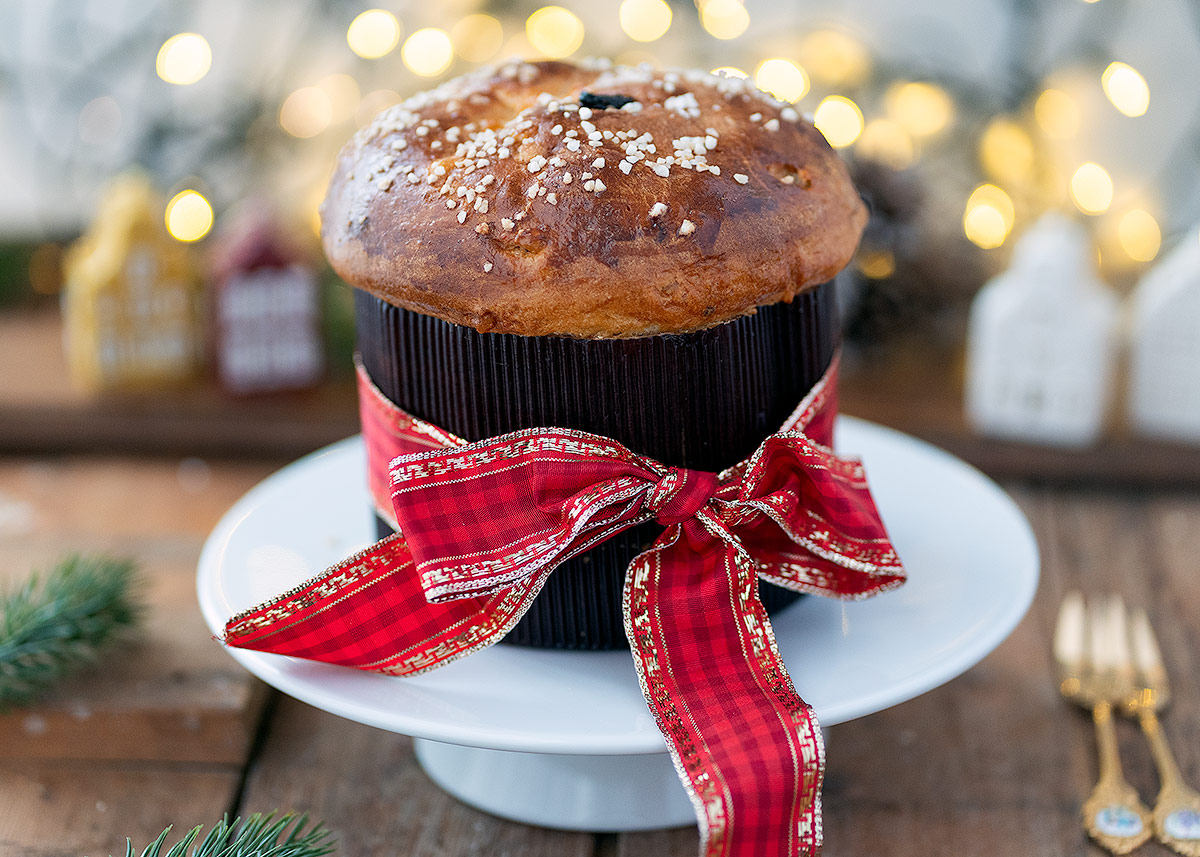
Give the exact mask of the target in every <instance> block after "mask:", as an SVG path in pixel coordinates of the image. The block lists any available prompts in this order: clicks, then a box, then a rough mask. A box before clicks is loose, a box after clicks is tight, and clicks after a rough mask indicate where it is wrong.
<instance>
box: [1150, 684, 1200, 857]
mask: <svg viewBox="0 0 1200 857" xmlns="http://www.w3.org/2000/svg"><path fill="white" fill-rule="evenodd" d="M1138 722H1140V723H1141V725H1142V732H1144V733H1145V735H1146V741H1147V742H1148V743H1149V745H1150V751H1151V753H1153V755H1154V762H1155V764H1156V765H1157V766H1158V778H1159V783H1160V787H1159V792H1158V800H1156V801H1155V803H1154V832H1155V835H1157V836H1158V839H1159V841H1160V842H1162V843H1163V844H1164V845H1167V846H1169V847H1170V848H1172V849H1174V850H1175V851H1176V852H1178V853H1179V854H1183V855H1186V857H1200V794H1197V793H1196V792H1195V791H1193V790H1192V789H1191V788H1189V787H1188V786H1187V785H1186V784H1185V783H1184V781H1183V775H1182V774H1181V773H1180V772H1179V766H1178V765H1177V764H1176V763H1175V757H1174V755H1173V754H1172V753H1171V748H1170V747H1169V746H1168V745H1167V738H1166V736H1165V735H1164V734H1163V731H1162V727H1161V726H1160V725H1159V722H1158V717H1157V716H1156V715H1155V713H1154V712H1153V711H1152V710H1150V709H1148V708H1145V709H1142V710H1141V711H1139V712H1138Z"/></svg>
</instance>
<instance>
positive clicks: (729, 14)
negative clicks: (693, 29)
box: [700, 0, 750, 40]
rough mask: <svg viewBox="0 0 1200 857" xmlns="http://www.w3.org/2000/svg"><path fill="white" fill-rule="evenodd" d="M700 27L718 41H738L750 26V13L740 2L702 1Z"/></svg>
mask: <svg viewBox="0 0 1200 857" xmlns="http://www.w3.org/2000/svg"><path fill="white" fill-rule="evenodd" d="M700 25H701V26H702V27H704V29H705V30H706V31H707V32H708V34H709V35H710V36H713V37H714V38H717V39H726V40H728V39H736V38H737V37H738V36H740V35H741V34H742V33H744V32H746V28H747V27H749V26H750V13H749V12H747V11H746V7H745V6H743V5H742V4H741V3H740V2H739V0H701V3H700Z"/></svg>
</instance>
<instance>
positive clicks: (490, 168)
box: [321, 61, 866, 338]
mask: <svg viewBox="0 0 1200 857" xmlns="http://www.w3.org/2000/svg"><path fill="white" fill-rule="evenodd" d="M321 216H322V237H323V240H324V245H325V252H326V255H327V256H328V257H329V260H330V262H331V264H332V265H333V267H334V268H335V269H336V270H337V272H338V273H339V274H340V275H341V276H342V277H343V278H344V279H345V280H347V281H348V282H349V283H351V284H352V285H354V286H357V287H359V288H361V289H364V290H365V291H367V292H369V293H371V294H373V295H375V296H376V297H378V298H380V299H382V300H384V301H387V302H388V303H391V304H393V305H395V306H398V307H402V308H405V309H409V310H414V311H417V312H420V313H424V314H427V315H431V316H435V317H438V318H441V319H443V320H445V321H448V322H452V323H454V324H459V325H467V326H470V327H473V328H475V329H476V330H478V331H481V332H488V331H490V332H495V333H514V334H520V335H524V336H553V335H560V336H570V337H579V338H627V337H641V336H652V335H657V334H665V333H683V332H690V331H695V330H700V329H703V328H707V327H711V326H713V325H717V324H720V323H722V322H725V321H728V320H730V319H733V318H736V317H738V316H742V315H746V314H748V313H753V312H754V311H755V309H756V308H757V307H759V306H763V305H767V304H774V303H778V302H780V301H790V300H791V299H792V298H793V297H794V296H795V295H797V294H799V293H800V292H803V291H805V290H807V289H810V288H813V287H815V286H817V285H819V284H821V283H824V282H826V281H828V280H830V279H832V278H833V276H834V275H835V274H836V273H837V272H838V271H839V270H840V269H841V268H843V267H844V266H845V265H846V263H847V262H848V261H849V260H850V257H851V256H852V255H853V253H854V251H855V248H856V247H857V245H858V241H859V238H860V236H861V233H862V228H863V225H864V223H865V220H866V212H865V209H864V206H863V204H862V202H861V200H860V199H859V196H858V194H857V192H856V191H855V190H854V187H853V185H852V184H851V182H850V178H849V176H848V174H847V171H846V168H845V165H844V164H843V163H842V161H841V160H840V159H839V158H838V156H837V155H836V154H835V153H834V152H833V150H832V149H831V148H830V147H829V145H828V144H827V143H826V141H825V139H824V137H822V136H821V134H820V132H818V131H817V130H816V129H815V128H814V127H813V126H812V125H811V124H810V123H809V122H807V121H805V120H804V119H802V118H801V117H800V116H799V114H798V113H797V112H796V111H795V110H794V109H793V108H792V107H790V106H788V105H786V104H782V103H780V102H778V101H775V100H774V99H772V98H771V97H770V96H767V95H765V94H763V93H762V92H760V91H759V90H757V89H755V88H754V87H753V86H752V85H751V84H749V83H747V82H745V81H742V80H737V79H730V78H724V77H717V76H714V75H710V74H708V73H705V72H697V71H669V70H668V71H656V70H652V69H650V68H648V67H638V68H627V67H620V66H611V65H608V64H604V63H586V64H582V65H575V64H569V63H563V62H538V63H525V62H520V61H512V62H509V63H506V64H503V65H500V66H497V67H493V68H489V69H485V70H482V71H479V72H476V73H473V74H469V75H466V76H464V77H460V78H457V79H455V80H452V81H449V82H448V83H446V84H444V85H443V86H441V87H439V88H437V89H435V90H432V91H430V92H427V93H422V94H420V95H417V96H414V97H413V98H410V99H409V100H408V101H406V102H405V103H404V104H401V105H398V106H396V107H394V108H391V109H389V110H387V111H385V112H383V113H382V114H380V115H379V117H377V118H376V119H375V120H374V122H372V123H371V124H370V125H368V126H367V127H365V128H363V129H362V130H361V131H360V132H359V133H358V134H357V135H356V136H355V137H354V138H353V139H352V140H351V141H350V142H349V143H348V144H347V145H346V146H345V147H344V148H343V150H342V152H341V153H340V155H339V157H338V162H337V166H336V168H335V171H334V174H333V177H332V179H331V182H330V186H329V191H328V194H327V196H326V199H325V202H324V204H323V206H322V210H321Z"/></svg>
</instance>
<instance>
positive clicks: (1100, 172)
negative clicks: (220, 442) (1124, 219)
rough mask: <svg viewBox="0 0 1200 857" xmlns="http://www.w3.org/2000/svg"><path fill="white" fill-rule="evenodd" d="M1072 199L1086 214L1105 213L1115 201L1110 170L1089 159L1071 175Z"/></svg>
mask: <svg viewBox="0 0 1200 857" xmlns="http://www.w3.org/2000/svg"><path fill="white" fill-rule="evenodd" d="M1070 189H1071V200H1072V201H1073V202H1074V203H1075V206H1076V208H1078V209H1079V210H1080V211H1082V212H1083V213H1084V214H1103V213H1104V212H1106V211H1108V208H1109V206H1111V205H1112V201H1113V180H1112V177H1111V176H1110V175H1109V174H1108V170H1106V169H1104V167H1102V166H1100V165H1099V164H1097V163H1093V162H1092V161H1088V162H1087V163H1085V164H1081V165H1080V167H1079V169H1077V170H1076V171H1075V174H1074V175H1072V176H1071V184H1070Z"/></svg>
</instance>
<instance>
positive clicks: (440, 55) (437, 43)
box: [400, 27, 454, 77]
mask: <svg viewBox="0 0 1200 857" xmlns="http://www.w3.org/2000/svg"><path fill="white" fill-rule="evenodd" d="M400 58H401V59H402V60H403V61H404V64H405V65H406V66H407V67H408V70H409V71H411V72H413V73H414V74H419V75H420V76H421V77H437V76H438V75H439V74H441V73H442V72H444V71H445V70H446V69H448V68H450V64H451V63H452V62H454V43H453V42H451V41H450V34H449V33H447V32H446V31H445V30H441V29H438V28H437V27H425V28H424V29H420V30H417V31H416V32H415V33H413V34H412V35H411V36H409V37H408V38H407V39H405V40H404V46H403V47H402V48H400Z"/></svg>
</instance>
